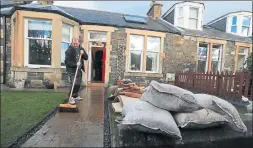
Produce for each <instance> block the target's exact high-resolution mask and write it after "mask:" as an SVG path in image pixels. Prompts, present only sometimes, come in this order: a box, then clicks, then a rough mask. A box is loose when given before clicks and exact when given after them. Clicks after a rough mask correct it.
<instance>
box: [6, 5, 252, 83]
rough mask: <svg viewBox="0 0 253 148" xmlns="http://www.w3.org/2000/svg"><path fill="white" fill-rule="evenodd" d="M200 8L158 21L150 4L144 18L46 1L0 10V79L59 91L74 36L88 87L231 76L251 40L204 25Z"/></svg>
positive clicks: (178, 10) (180, 9)
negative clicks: (188, 74)
mask: <svg viewBox="0 0 253 148" xmlns="http://www.w3.org/2000/svg"><path fill="white" fill-rule="evenodd" d="M204 8H205V7H204V4H202V3H197V2H179V3H176V4H175V5H173V6H172V7H171V8H170V9H169V10H168V11H167V12H166V13H165V14H164V15H162V5H161V4H159V3H157V2H155V1H153V2H152V4H151V7H150V9H149V10H148V12H147V17H142V16H136V15H128V14H120V13H112V12H105V11H97V10H88V9H80V8H70V7H62V6H56V5H53V2H52V1H51V2H43V1H40V3H31V4H26V5H18V6H13V7H6V8H1V22H2V23H1V25H2V26H3V29H2V30H3V32H4V33H3V34H4V35H3V36H2V37H1V49H3V51H2V50H1V56H3V58H2V57H1V59H3V62H2V63H1V64H2V65H1V67H3V69H4V72H3V74H2V75H3V79H4V80H6V83H8V81H9V79H10V78H15V79H22V78H25V79H27V80H28V83H29V84H30V85H29V86H31V87H36V86H38V85H43V81H44V80H45V79H48V80H49V81H50V82H51V83H53V84H55V86H65V85H66V82H67V79H68V78H67V74H66V72H65V66H64V58H65V54H64V52H65V51H66V49H67V47H68V45H69V44H70V43H71V38H72V37H79V38H80V41H81V43H82V46H83V47H84V48H85V49H86V51H87V53H88V55H89V60H88V62H86V64H85V69H86V72H85V73H84V76H83V82H84V84H85V85H88V86H89V85H90V86H95V85H108V84H112V83H114V82H115V80H117V79H118V78H130V79H132V80H134V81H139V80H141V79H143V78H145V79H146V80H160V79H161V78H165V79H172V80H173V74H175V73H176V72H180V71H197V72H205V71H222V70H226V69H227V70H232V71H236V70H238V67H240V64H241V63H240V60H239V59H240V58H239V57H240V54H243V53H244V54H245V56H246V54H247V55H248V54H249V53H250V52H251V51H252V39H251V38H250V37H245V36H240V35H236V34H231V33H227V32H226V31H222V30H219V29H217V28H214V27H212V26H209V25H208V26H207V25H206V26H205V25H203V24H202V18H203V11H204ZM1 28H2V27H1ZM1 34H2V33H1ZM246 49H247V50H246ZM242 50H243V52H242ZM33 84H37V85H33Z"/></svg>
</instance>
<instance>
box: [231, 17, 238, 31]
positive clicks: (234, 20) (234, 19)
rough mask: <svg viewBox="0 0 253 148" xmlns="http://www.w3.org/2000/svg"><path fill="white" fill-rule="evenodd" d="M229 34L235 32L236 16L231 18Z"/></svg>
mask: <svg viewBox="0 0 253 148" xmlns="http://www.w3.org/2000/svg"><path fill="white" fill-rule="evenodd" d="M231 32H233V33H236V32H237V16H234V17H233V18H232V25H231Z"/></svg>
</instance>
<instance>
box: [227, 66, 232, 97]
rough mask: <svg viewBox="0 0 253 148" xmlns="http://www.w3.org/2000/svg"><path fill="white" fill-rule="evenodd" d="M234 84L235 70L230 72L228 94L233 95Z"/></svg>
mask: <svg viewBox="0 0 253 148" xmlns="http://www.w3.org/2000/svg"><path fill="white" fill-rule="evenodd" d="M232 85H233V72H232V71H231V72H230V74H229V84H228V96H231V88H232Z"/></svg>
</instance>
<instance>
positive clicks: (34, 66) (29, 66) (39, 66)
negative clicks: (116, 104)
mask: <svg viewBox="0 0 253 148" xmlns="http://www.w3.org/2000/svg"><path fill="white" fill-rule="evenodd" d="M27 67H28V68H36V69H38V68H52V66H51V65H27Z"/></svg>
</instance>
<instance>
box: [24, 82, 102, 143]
mask: <svg viewBox="0 0 253 148" xmlns="http://www.w3.org/2000/svg"><path fill="white" fill-rule="evenodd" d="M81 96H82V98H83V100H82V101H80V102H78V109H79V113H59V112H57V113H56V115H55V116H54V117H53V118H51V119H50V120H49V121H48V122H47V123H46V124H45V125H44V126H43V127H42V128H41V129H40V130H39V131H37V132H36V133H35V135H34V136H33V137H31V138H30V139H29V140H28V141H27V142H26V143H24V144H23V146H22V147H103V136H104V134H103V128H104V127H103V124H104V88H103V87H89V88H86V89H85V90H83V91H82V93H81Z"/></svg>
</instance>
